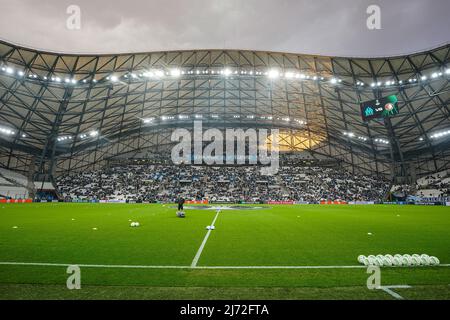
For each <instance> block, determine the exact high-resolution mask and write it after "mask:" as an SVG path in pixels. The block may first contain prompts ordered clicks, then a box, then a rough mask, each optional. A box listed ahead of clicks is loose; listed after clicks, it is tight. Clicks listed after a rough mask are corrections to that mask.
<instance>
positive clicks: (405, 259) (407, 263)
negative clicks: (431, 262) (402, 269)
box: [400, 257, 410, 266]
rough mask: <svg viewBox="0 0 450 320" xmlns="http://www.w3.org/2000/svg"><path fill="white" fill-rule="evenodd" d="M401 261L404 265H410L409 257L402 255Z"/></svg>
mask: <svg viewBox="0 0 450 320" xmlns="http://www.w3.org/2000/svg"><path fill="white" fill-rule="evenodd" d="M400 261H401V263H402V266H409V265H410V262H409V259H408V257H402V258H401V259H400Z"/></svg>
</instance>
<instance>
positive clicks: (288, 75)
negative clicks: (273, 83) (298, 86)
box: [284, 72, 295, 79]
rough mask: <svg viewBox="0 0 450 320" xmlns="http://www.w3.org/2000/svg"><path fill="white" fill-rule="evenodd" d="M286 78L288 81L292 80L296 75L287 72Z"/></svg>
mask: <svg viewBox="0 0 450 320" xmlns="http://www.w3.org/2000/svg"><path fill="white" fill-rule="evenodd" d="M284 76H285V77H286V79H292V78H294V76H295V75H294V73H293V72H286V73H285V75H284Z"/></svg>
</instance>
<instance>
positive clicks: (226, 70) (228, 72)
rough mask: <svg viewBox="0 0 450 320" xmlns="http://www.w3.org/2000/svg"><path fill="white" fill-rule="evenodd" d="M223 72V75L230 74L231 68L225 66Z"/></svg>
mask: <svg viewBox="0 0 450 320" xmlns="http://www.w3.org/2000/svg"><path fill="white" fill-rule="evenodd" d="M223 74H224V75H225V76H229V75H230V74H231V70H230V69H228V68H226V69H224V70H223Z"/></svg>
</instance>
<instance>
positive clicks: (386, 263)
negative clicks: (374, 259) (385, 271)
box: [383, 256, 392, 267]
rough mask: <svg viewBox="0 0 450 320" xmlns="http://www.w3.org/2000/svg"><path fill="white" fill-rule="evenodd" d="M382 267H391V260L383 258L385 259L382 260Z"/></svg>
mask: <svg viewBox="0 0 450 320" xmlns="http://www.w3.org/2000/svg"><path fill="white" fill-rule="evenodd" d="M383 265H385V266H389V267H390V266H392V259H391V258H389V257H386V256H385V257H384V258H383Z"/></svg>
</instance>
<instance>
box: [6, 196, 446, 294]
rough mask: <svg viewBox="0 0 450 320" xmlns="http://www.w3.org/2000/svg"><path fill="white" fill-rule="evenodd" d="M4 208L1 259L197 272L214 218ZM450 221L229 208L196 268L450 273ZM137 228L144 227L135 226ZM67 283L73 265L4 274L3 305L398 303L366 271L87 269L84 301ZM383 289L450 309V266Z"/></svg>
mask: <svg viewBox="0 0 450 320" xmlns="http://www.w3.org/2000/svg"><path fill="white" fill-rule="evenodd" d="M0 208H1V209H0V261H17V262H49V263H68V264H69V263H70V264H114V265H159V266H163V265H171V266H173V265H176V266H189V265H190V264H191V262H192V259H193V258H194V256H195V254H196V252H197V250H198V248H199V246H200V244H201V242H202V241H203V238H204V236H205V234H206V230H205V227H206V226H207V225H209V224H210V223H211V221H212V220H213V218H214V216H215V211H211V210H189V211H187V217H186V218H185V219H179V218H177V217H176V216H175V209H173V208H171V207H170V205H165V206H163V205H149V204H135V205H134V204H65V203H49V204H4V205H2V207H0ZM449 214H450V210H449V209H448V208H445V207H425V206H423V207H421V206H384V205H374V206H319V205H317V206H316V205H306V206H305V205H298V206H272V207H271V208H267V209H263V210H240V211H227V210H223V211H222V212H221V213H220V214H219V217H218V219H217V222H216V230H214V231H212V232H211V235H210V237H209V239H208V242H207V243H206V246H205V249H204V251H203V253H202V255H201V257H200V260H199V264H198V265H199V266H280V265H282V266H298V265H356V264H357V262H356V257H357V256H358V255H359V254H365V255H369V254H379V253H381V254H387V253H391V254H394V253H410V254H412V253H427V254H430V255H436V256H437V257H439V258H440V260H441V263H449V262H450V251H449V250H448V249H449V248H450V236H449V234H448V230H449V229H450V228H449V227H450V219H449V216H448V215H449ZM129 220H132V221H139V222H140V224H141V226H140V227H139V228H130V226H129V224H130V222H129ZM14 226H17V228H13V227H14ZM93 228H97V230H93ZM369 232H370V233H371V235H369V234H368V233H369ZM67 276H68V275H67V274H66V273H65V268H64V267H50V266H10V265H0V284H1V285H0V298H3V299H15V298H23V297H28V298H33V297H35V293H36V292H41V293H43V294H44V295H43V296H42V295H39V297H41V298H42V297H47V298H68V299H72V298H86V297H87V296H89V297H91V298H120V297H121V296H127V297H135V298H151V299H158V298H160V299H165V298H166V299H167V298H181V299H183V297H190V298H195V297H196V296H197V297H199V298H200V299H203V298H227V299H228V298H239V297H245V298H248V299H251V298H253V299H256V298H260V297H265V298H274V299H277V298H280V299H289V298H291V299H297V298H320V297H322V298H336V299H340V298H341V299H347V298H349V297H350V296H352V295H353V297H355V298H364V299H365V298H368V299H370V298H374V299H382V298H391V297H390V296H389V295H387V294H386V293H383V292H381V291H380V292H378V291H377V292H376V293H374V292H373V291H369V290H367V289H365V282H366V279H367V276H368V275H367V274H366V270H365V269H301V270H298V269H295V270H293V269H282V270H280V269H276V270H251V269H239V270H235V269H227V270H223V269H108V268H82V286H83V290H80V291H79V292H83V293H66V292H65V290H66V291H69V290H67V289H64V284H65V281H66V278H67ZM382 284H386V285H388V284H409V285H413V288H412V289H402V294H403V292H404V295H405V297H408V298H414V299H420V298H439V299H441V298H444V299H449V298H450V297H449V290H448V284H450V268H448V267H437V268H431V267H430V268H383V269H382ZM118 286H120V287H118ZM422 287H423V288H425V289H426V290H425V289H423V290H420V289H418V288H422ZM136 288H140V289H141V290H142V293H141V294H138V293H136V290H137V289H136ZM151 288H154V289H155V290H154V291H152V290H150V289H151ZM156 288H158V289H156ZM171 288H172V289H171ZM199 288H207V290H206V289H205V290H206V291H205V292H209V294H205V295H202V294H199V293H198V290H200V289H199ZM261 288H266V289H267V291H264V290H263V289H261ZM442 288H444V289H442ZM84 289H86V290H84ZM222 289H223V290H222ZM30 290H31V291H30ZM120 290H122V291H121V292H122V293H120ZM261 290H262V291H264V292H265V293H264V294H261V292H260V291H261ZM408 290H411V291H409V292H410V293H409V294H408V293H407V291H408ZM89 292H90V293H91V294H88V293H89ZM127 292H128V294H127ZM145 292H147V294H146V293H145ZM149 292H152V293H151V294H150V293H149ZM308 292H309V293H308Z"/></svg>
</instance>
